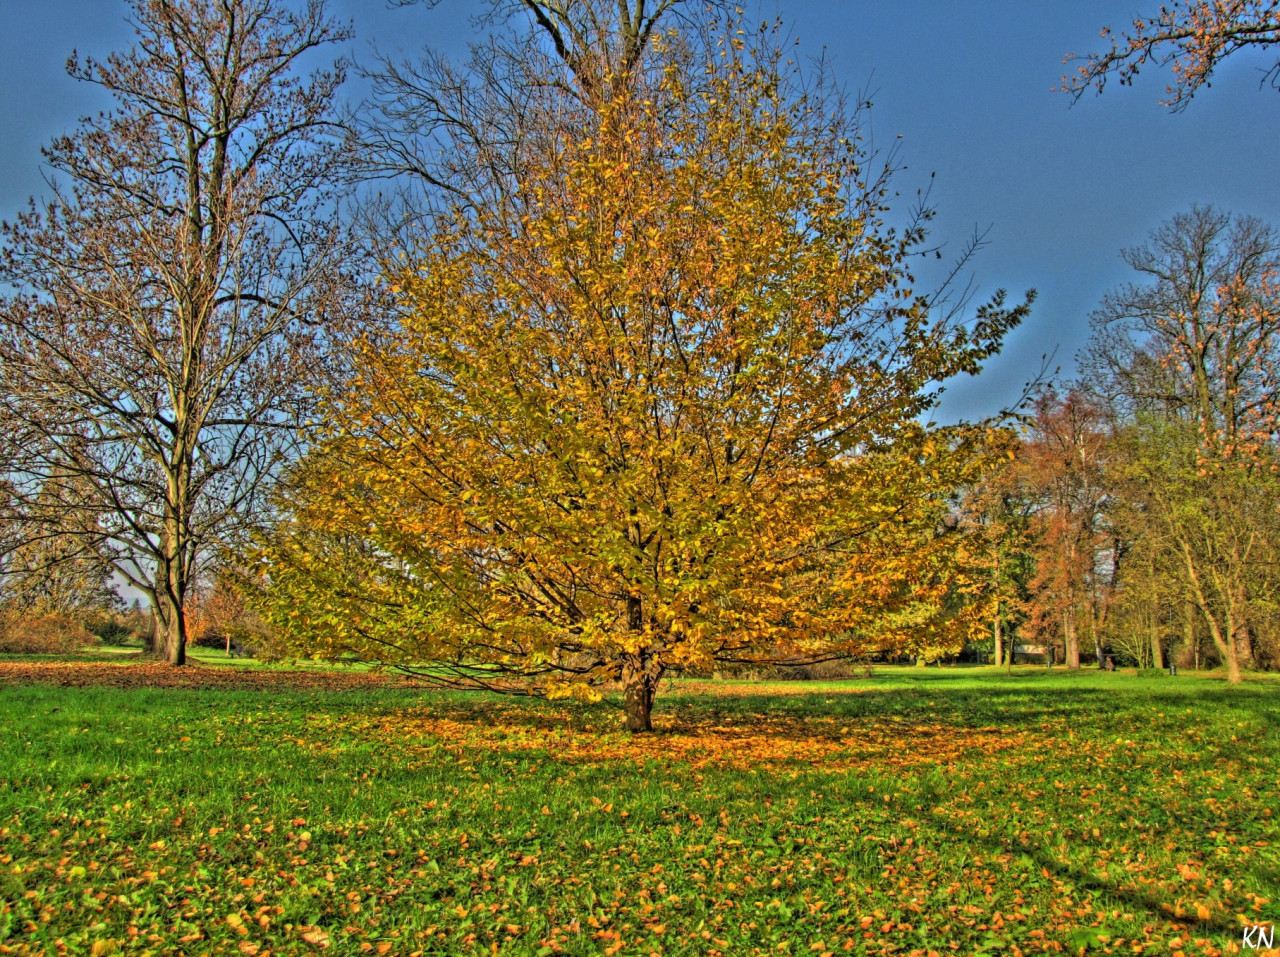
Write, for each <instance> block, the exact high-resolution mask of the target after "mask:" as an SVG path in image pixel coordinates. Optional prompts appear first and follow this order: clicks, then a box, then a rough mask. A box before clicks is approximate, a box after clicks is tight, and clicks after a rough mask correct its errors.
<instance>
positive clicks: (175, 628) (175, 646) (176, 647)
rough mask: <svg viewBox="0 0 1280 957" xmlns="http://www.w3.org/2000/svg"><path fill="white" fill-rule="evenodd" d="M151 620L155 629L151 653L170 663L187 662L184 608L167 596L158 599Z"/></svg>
mask: <svg viewBox="0 0 1280 957" xmlns="http://www.w3.org/2000/svg"><path fill="white" fill-rule="evenodd" d="M159 602H160V607H159V608H153V609H152V611H151V620H152V623H153V625H154V627H155V630H154V632H153V634H152V637H151V653H152V654H153V655H154V656H155V657H156V658H159V659H160V660H161V661H167V662H168V663H169V664H171V665H185V664H186V663H187V616H186V614H185V613H184V609H183V608H182V607H181V606H180V605H178V604H177V603H175V602H173V601H171V600H169V599H168V598H167V597H161V598H160V599H159Z"/></svg>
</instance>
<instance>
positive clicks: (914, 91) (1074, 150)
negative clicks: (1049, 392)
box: [0, 0, 1280, 418]
mask: <svg viewBox="0 0 1280 957" xmlns="http://www.w3.org/2000/svg"><path fill="white" fill-rule="evenodd" d="M742 5H743V6H744V8H745V9H746V10H747V12H748V14H750V15H753V16H754V17H756V18H760V19H772V18H773V17H775V16H781V17H782V19H783V20H784V21H785V22H786V23H787V24H788V25H789V28H790V30H791V32H792V33H793V34H794V36H795V37H796V38H797V39H798V40H800V43H801V49H802V50H803V51H805V52H807V53H810V54H817V53H820V52H822V51H823V49H824V48H825V50H826V53H827V55H828V56H829V58H831V60H832V61H833V65H834V69H835V72H836V74H837V76H838V77H839V78H840V79H841V80H842V81H843V82H844V83H845V84H846V85H847V86H848V88H849V89H850V90H851V91H855V92H856V91H860V90H865V91H868V92H869V94H870V98H871V99H872V101H873V103H874V107H873V109H872V111H871V114H870V132H871V133H872V134H873V136H874V139H875V141H876V143H877V144H879V145H881V146H891V145H894V144H897V146H898V148H899V149H900V151H901V152H900V158H901V161H902V163H903V164H905V166H906V169H905V170H903V171H902V172H901V173H900V174H899V176H898V178H897V181H896V184H897V187H898V189H899V190H900V192H901V194H902V201H901V204H902V206H901V208H903V209H904V210H905V209H906V208H907V207H908V206H909V205H910V204H911V201H912V199H913V197H914V195H915V192H916V190H917V189H919V188H922V187H927V186H929V184H930V176H931V174H933V179H932V201H933V203H934V205H935V206H936V207H937V210H938V217H937V219H936V220H935V222H934V232H933V240H934V241H935V242H941V243H943V244H945V245H944V253H945V252H946V251H948V250H949V251H953V252H957V251H958V250H959V249H960V248H961V247H962V246H963V245H964V242H965V240H966V239H967V238H968V237H970V236H971V235H972V234H973V233H974V230H975V229H979V230H982V229H987V228H988V227H989V229H990V232H989V234H988V245H987V247H986V248H985V249H984V250H983V251H982V253H981V254H980V255H979V256H978V258H977V259H976V260H975V261H974V263H973V265H972V268H971V272H972V273H973V278H974V281H975V283H976V286H977V289H978V292H979V296H980V297H982V296H984V295H986V294H989V293H990V292H991V291H992V290H994V289H995V288H997V287H1005V288H1007V289H1008V290H1009V291H1010V293H1011V294H1017V295H1020V294H1021V293H1022V291H1023V290H1025V289H1028V288H1031V287H1035V288H1037V289H1038V290H1039V294H1040V298H1039V300H1038V301H1037V303H1036V306H1035V310H1034V313H1033V315H1032V317H1031V319H1030V320H1029V321H1028V322H1027V323H1026V324H1025V325H1024V326H1023V328H1021V329H1020V330H1018V331H1017V332H1016V333H1014V334H1013V336H1011V338H1010V339H1009V340H1008V342H1007V344H1006V348H1005V350H1004V352H1003V353H1002V354H1001V356H999V357H998V358H997V359H995V360H993V361H992V362H991V363H989V365H988V368H987V370H986V371H985V372H984V373H983V374H982V375H981V376H980V377H978V378H976V379H967V380H961V381H957V382H955V383H953V384H952V385H951V387H950V388H949V390H948V393H947V396H946V398H945V404H944V407H943V410H942V416H943V417H944V418H955V417H958V416H965V417H970V418H972V417H977V416H981V415H985V414H988V413H990V412H993V411H995V410H996V409H998V408H1000V406H1001V405H1002V404H1004V403H1007V402H1009V401H1011V400H1012V399H1013V398H1015V397H1016V396H1017V395H1018V393H1019V391H1020V390H1021V386H1022V383H1023V382H1024V381H1025V380H1026V379H1027V377H1028V376H1030V375H1032V374H1033V373H1034V372H1035V371H1036V370H1037V369H1038V368H1039V365H1040V356H1041V355H1042V354H1043V353H1046V352H1052V351H1053V350H1054V349H1056V350H1057V359H1056V364H1058V365H1061V366H1062V367H1063V373H1064V375H1069V374H1070V373H1071V371H1072V369H1073V365H1074V361H1073V360H1074V357H1075V354H1076V352H1077V351H1078V350H1079V349H1080V348H1081V347H1082V346H1083V344H1084V342H1085V340H1086V338H1087V335H1088V315H1089V312H1090V311H1091V310H1092V309H1093V308H1095V307H1096V305H1097V304H1098V301H1099V300H1100V299H1101V297H1102V295H1103V294H1104V293H1105V292H1106V291H1107V290H1108V289H1110V288H1113V287H1114V286H1116V285H1118V284H1120V283H1122V282H1125V281H1127V280H1128V279H1129V278H1130V276H1129V275H1128V273H1127V270H1126V269H1125V267H1124V265H1123V263H1121V261H1120V257H1119V252H1120V250H1121V249H1122V248H1123V247H1125V246H1130V245H1134V244H1136V243H1138V242H1141V241H1142V239H1143V238H1144V237H1145V236H1146V234H1147V233H1148V232H1149V231H1150V230H1151V229H1152V228H1154V227H1155V226H1157V225H1158V224H1159V223H1161V222H1162V221H1163V220H1165V219H1167V218H1169V217H1170V216H1172V215H1173V214H1175V213H1177V212H1180V211H1182V210H1185V209H1187V208H1188V207H1190V206H1191V205H1192V204H1193V203H1199V204H1213V205H1215V206H1218V207H1220V208H1223V209H1228V210H1232V211H1234V212H1237V213H1249V214H1253V215H1256V216H1259V217H1261V218H1262V219H1264V220H1266V221H1269V222H1272V223H1277V224H1280V190H1277V188H1276V184H1277V181H1278V180H1280V177H1278V176H1277V174H1278V173H1280V94H1278V93H1276V92H1275V91H1273V90H1271V89H1269V88H1265V89H1259V80H1260V79H1261V74H1262V71H1263V70H1265V68H1266V67H1267V66H1268V65H1269V64H1270V63H1272V62H1274V59H1275V57H1274V56H1272V57H1270V58H1268V57H1267V56H1266V54H1265V52H1263V53H1259V54H1249V55H1241V56H1240V57H1239V58H1238V59H1234V60H1229V61H1227V63H1226V64H1225V66H1224V67H1223V68H1222V69H1221V70H1220V71H1219V74H1218V76H1217V77H1216V78H1215V80H1214V83H1213V87H1212V88H1211V89H1209V90H1206V91H1203V92H1202V93H1200V94H1199V95H1197V96H1196V98H1195V100H1194V101H1193V102H1192V103H1191V105H1190V107H1189V108H1188V109H1187V110H1186V111H1185V112H1183V113H1179V114H1170V113H1169V112H1168V110H1167V109H1165V108H1163V107H1161V106H1160V104H1159V100H1160V99H1161V96H1162V92H1163V89H1164V86H1165V84H1166V82H1168V76H1167V75H1166V74H1163V73H1161V72H1160V71H1157V70H1156V69H1154V68H1149V69H1147V70H1145V71H1144V73H1143V76H1142V77H1140V79H1139V82H1138V83H1137V84H1136V85H1135V86H1134V87H1132V88H1122V87H1119V86H1115V85H1112V86H1111V87H1109V88H1108V90H1107V92H1106V94H1105V95H1103V96H1101V97H1094V96H1092V95H1090V96H1087V97H1086V98H1084V99H1083V100H1081V101H1080V102H1079V103H1078V104H1076V105H1075V106H1072V105H1071V101H1070V99H1069V98H1068V97H1067V96H1065V95H1064V94H1061V93H1055V92H1053V88H1054V87H1056V86H1057V85H1058V83H1059V81H1060V77H1061V75H1062V73H1063V71H1064V69H1065V68H1064V66H1063V64H1062V58H1063V55H1064V54H1066V53H1068V52H1080V53H1083V52H1086V51H1089V50H1093V49H1096V48H1097V47H1098V45H1099V44H1100V43H1101V41H1100V40H1099V38H1098V32H1099V30H1100V29H1101V28H1102V27H1103V26H1107V25H1110V26H1113V27H1118V28H1119V27H1123V26H1125V25H1126V24H1127V23H1128V22H1129V21H1130V20H1131V19H1132V18H1133V16H1134V15H1136V14H1140V13H1149V12H1151V11H1152V10H1153V9H1154V8H1155V7H1157V6H1158V2H1155V0H1153V2H1151V3H1147V2H1139V3H1137V4H1136V5H1134V4H1131V3H1122V2H1103V0H1096V2H1071V3H1062V2H1047V0H1016V2H1015V0H981V2H978V0H949V2H946V0H934V2H925V0H897V2H892V3H889V2H883V0H881V2H872V0H747V2H745V3H743V4H742ZM329 7H330V10H331V11H332V13H333V14H334V15H335V16H338V17H339V18H342V19H351V20H352V21H353V22H354V26H355V30H356V35H357V38H356V40H355V42H354V43H353V44H352V46H351V48H350V49H349V50H348V51H347V52H348V53H349V54H350V55H352V56H354V57H357V58H363V59H367V58H368V54H369V50H370V45H371V44H374V43H376V44H377V46H378V47H379V48H380V49H381V50H383V51H384V52H387V53H402V54H404V55H406V56H412V55H414V54H415V53H416V52H417V51H419V50H421V49H422V48H423V47H424V46H426V45H432V46H436V47H438V48H440V49H443V50H445V51H446V52H450V53H455V54H456V53H460V52H461V51H463V50H464V49H465V45H466V43H467V42H468V40H470V39H472V38H474V37H475V36H476V35H477V34H476V33H475V32H474V28H473V26H472V24H471V22H470V18H469V15H470V14H472V13H475V12H477V11H478V10H479V9H480V7H481V0H444V2H443V3H442V4H441V5H440V6H439V7H437V8H436V9H434V10H427V9H426V8H425V7H422V6H416V7H409V8H405V9H392V8H388V7H387V6H386V5H385V3H384V0H330V4H329ZM125 12H126V8H125V4H124V3H123V2H118V0H39V2H37V0H0V218H4V219H10V218H12V217H13V215H14V214H16V213H17V212H18V211H19V209H20V208H21V207H22V206H23V205H24V204H25V202H26V199H27V197H29V196H31V195H33V194H36V195H38V194H39V193H40V192H41V191H42V190H43V189H44V184H43V180H42V172H41V166H40V155H39V149H40V146H41V145H42V144H44V143H46V142H48V140H49V139H50V138H51V137H53V136H55V135H58V134H60V133H64V132H69V131H71V130H73V129H74V128H75V125H76V120H77V119H78V118H79V117H80V116H82V115H84V114H85V113H89V112H93V111H96V110H99V109H102V108H104V107H107V106H109V103H108V102H106V101H105V100H103V99H102V98H101V96H100V94H98V93H97V92H96V91H94V90H93V89H91V88H87V87H85V86H83V85H81V84H77V83H76V82H74V81H72V80H71V79H69V78H68V77H67V76H66V75H65V72H64V70H63V64H64V63H65V61H66V58H67V56H68V54H70V53H71V51H72V50H73V49H77V50H79V51H80V53H81V54H92V55H95V56H99V55H105V54H106V53H108V52H110V51H111V50H113V49H121V48H123V47H125V46H127V45H128V43H129V42H130V40H131V30H130V28H129V27H128V26H127V24H125V23H124V20H123V17H124V15H125ZM899 137H901V139H899Z"/></svg>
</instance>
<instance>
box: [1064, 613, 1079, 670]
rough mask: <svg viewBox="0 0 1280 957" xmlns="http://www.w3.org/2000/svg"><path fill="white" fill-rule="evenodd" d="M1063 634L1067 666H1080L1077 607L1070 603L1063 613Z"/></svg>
mask: <svg viewBox="0 0 1280 957" xmlns="http://www.w3.org/2000/svg"><path fill="white" fill-rule="evenodd" d="M1062 636H1063V639H1064V640H1065V642H1066V657H1067V667H1068V668H1076V669H1078V668H1079V667H1080V638H1079V636H1078V635H1077V634H1076V609H1075V606H1074V605H1070V606H1068V607H1067V609H1066V610H1065V611H1064V612H1063V613H1062Z"/></svg>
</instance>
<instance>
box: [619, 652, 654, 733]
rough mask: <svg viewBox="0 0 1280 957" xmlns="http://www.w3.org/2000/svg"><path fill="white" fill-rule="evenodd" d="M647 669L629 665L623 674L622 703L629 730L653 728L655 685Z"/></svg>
mask: <svg viewBox="0 0 1280 957" xmlns="http://www.w3.org/2000/svg"><path fill="white" fill-rule="evenodd" d="M646 670H647V669H645V668H642V667H635V666H630V665H628V666H627V667H626V668H625V669H624V670H623V675H622V704H623V708H624V710H625V712H626V715H627V723H626V727H627V730H628V731H634V732H640V731H652V730H653V720H652V715H653V687H652V683H651V682H650V680H649V676H648V675H647V674H646V673H645V672H646Z"/></svg>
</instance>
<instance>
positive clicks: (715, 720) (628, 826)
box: [0, 664, 1280, 957]
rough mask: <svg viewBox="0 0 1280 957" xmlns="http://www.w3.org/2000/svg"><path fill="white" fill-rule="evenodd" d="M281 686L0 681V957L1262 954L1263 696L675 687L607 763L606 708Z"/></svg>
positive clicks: (899, 677)
mask: <svg viewBox="0 0 1280 957" xmlns="http://www.w3.org/2000/svg"><path fill="white" fill-rule="evenodd" d="M100 667H101V669H103V670H104V671H106V670H107V669H110V668H111V667H112V666H111V665H108V664H103V665H101V666H100ZM281 675H282V676H281V681H280V683H279V685H278V686H277V687H263V688H258V689H257V690H235V689H232V688H205V689H185V688H152V687H146V686H139V687H127V688H119V687H106V686H96V687H95V686H91V687H73V688H67V687H56V686H52V685H48V684H40V683H35V684H0V713H2V714H3V727H4V728H5V731H6V733H5V734H4V735H3V737H2V738H0V895H2V897H3V900H4V909H3V912H2V913H0V953H17V954H40V953H47V954H58V953H68V954H93V955H103V954H110V953H122V954H155V955H168V954H177V953H186V954H204V953H229V954H256V955H266V954H268V953H271V954H306V953H315V952H319V951H325V952H327V953H330V954H362V953H375V954H385V953H390V954H414V953H417V954H440V955H455V954H457V955H466V954H476V955H479V954H512V955H516V954H521V955H523V954H529V955H550V954H557V953H566V954H615V953H620V954H651V953H657V954H664V955H668V954H669V955H676V954H690V955H692V954H699V955H701V954H716V953H719V954H722V955H726V957H735V955H747V954H822V953H836V954H838V953H843V952H851V953H855V954H862V953H868V954H880V953H895V954H896V953H901V954H910V953H914V954H922V955H924V954H929V953H930V952H936V953H938V954H949V953H960V954H980V953H991V954H995V953H1002V954H1009V955H1016V954H1019V953H1023V954H1031V953H1041V952H1056V953H1080V952H1081V951H1082V950H1083V951H1084V952H1085V953H1089V954H1092V953H1125V954H1129V953H1135V954H1138V953H1146V954H1166V953H1176V952H1177V951H1183V952H1184V953H1186V954H1193V953H1218V952H1224V951H1225V952H1234V950H1235V949H1236V948H1238V947H1239V944H1240V941H1241V928H1242V926H1244V925H1245V924H1253V923H1262V924H1271V923H1274V924H1277V925H1280V833H1278V830H1280V829H1278V828H1277V822H1276V817H1277V808H1278V807H1280V799H1278V798H1277V795H1276V791H1277V785H1278V784H1280V682H1273V681H1257V682H1251V683H1248V684H1246V685H1245V686H1243V687H1240V688H1227V687H1226V686H1225V685H1224V684H1223V683H1222V682H1221V681H1218V680H1212V679H1209V678H1205V677H1197V676H1179V677H1177V678H1169V677H1167V676H1162V675H1161V676H1150V677H1139V676H1136V675H1133V674H1126V673H1116V674H1102V673H1097V672H1084V673H1080V674H1069V673H1066V672H1063V671H1060V670H1059V671H1054V672H1052V673H1046V672H1044V671H1043V670H1040V669H1031V668H1027V669H1015V671H1014V672H1013V674H1012V675H1011V676H1007V675H1005V674H1004V673H1002V672H999V671H996V670H994V669H969V670H964V669H945V668H944V669H909V668H903V669H878V670H877V672H876V675H875V676H874V677H873V678H870V679H865V680H859V681H851V682H843V683H823V684H803V685H801V684H796V683H789V684H774V685H764V684H732V685H722V684H713V683H709V682H706V683H685V684H677V685H675V686H672V687H669V688H668V689H667V691H666V693H665V696H664V697H662V698H660V699H659V709H658V711H657V712H656V715H655V717H656V723H657V724H658V725H659V729H660V730H659V731H658V732H657V733H655V734H653V735H649V736H642V737H639V738H630V737H628V736H627V735H625V734H623V733H621V732H619V731H618V730H617V728H618V727H619V725H620V717H619V713H618V712H617V711H616V710H615V709H613V708H610V707H607V706H599V707H596V708H580V707H577V706H574V707H571V708H566V707H558V706H554V705H546V704H538V703H531V702H522V701H519V700H513V699H501V698H491V697H468V696H463V695H456V694H454V695H450V694H443V693H440V692H435V691H430V690H425V689H414V688H407V687H399V686H394V685H392V686H388V687H385V688H377V687H367V688H358V689H355V690H347V691H341V692H337V691H323V690H315V689H314V688H310V689H298V688H295V687H292V686H291V685H290V684H289V683H288V681H287V678H288V676H287V675H285V674H284V673H281ZM3 678H4V675H3V665H2V664H0V681H3Z"/></svg>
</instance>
